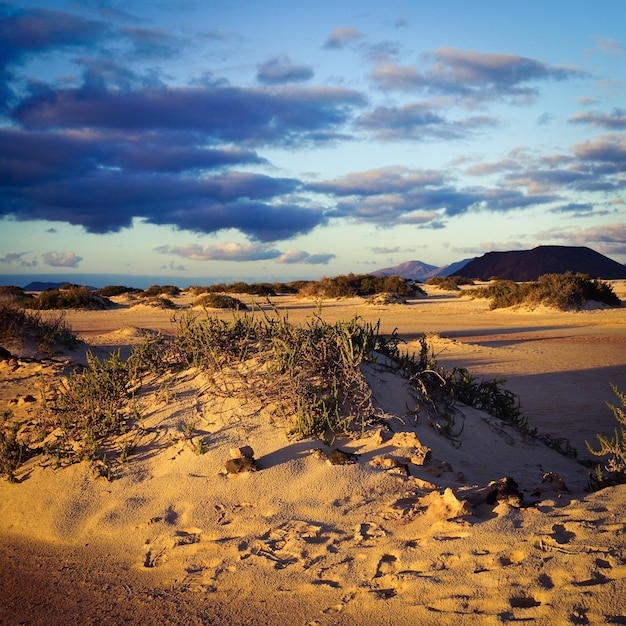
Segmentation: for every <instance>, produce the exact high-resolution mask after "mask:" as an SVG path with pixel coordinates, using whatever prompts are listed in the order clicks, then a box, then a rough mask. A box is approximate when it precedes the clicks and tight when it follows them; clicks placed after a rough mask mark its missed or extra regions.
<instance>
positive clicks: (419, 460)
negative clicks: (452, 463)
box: [411, 446, 433, 465]
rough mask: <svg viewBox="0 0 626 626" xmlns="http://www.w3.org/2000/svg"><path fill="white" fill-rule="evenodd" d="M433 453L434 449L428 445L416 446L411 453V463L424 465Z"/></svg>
mask: <svg viewBox="0 0 626 626" xmlns="http://www.w3.org/2000/svg"><path fill="white" fill-rule="evenodd" d="M432 455H433V451H432V450H431V449H430V448H429V447H428V446H420V447H419V448H416V449H415V451H414V452H413V454H412V455H411V463H413V464H414V465H424V463H426V461H428V459H430V457H431V456H432Z"/></svg>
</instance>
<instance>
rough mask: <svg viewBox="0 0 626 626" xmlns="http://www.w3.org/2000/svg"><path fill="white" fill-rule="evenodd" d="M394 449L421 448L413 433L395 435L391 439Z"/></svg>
mask: <svg viewBox="0 0 626 626" xmlns="http://www.w3.org/2000/svg"><path fill="white" fill-rule="evenodd" d="M391 445H393V446H395V447H396V448H421V447H422V443H421V442H420V440H419V439H418V438H417V435H416V434H415V433H413V432H404V433H396V434H395V435H394V436H393V438H392V439H391Z"/></svg>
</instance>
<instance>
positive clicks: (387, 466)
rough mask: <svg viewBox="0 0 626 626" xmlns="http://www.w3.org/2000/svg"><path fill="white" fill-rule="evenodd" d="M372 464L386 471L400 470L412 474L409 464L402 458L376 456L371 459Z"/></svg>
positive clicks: (408, 474)
mask: <svg viewBox="0 0 626 626" xmlns="http://www.w3.org/2000/svg"><path fill="white" fill-rule="evenodd" d="M370 465H372V466H374V467H377V468H378V469H382V470H386V471H398V472H400V473H402V474H404V475H405V476H410V475H411V472H410V471H409V466H408V464H407V463H406V462H404V463H403V462H402V461H401V460H400V459H396V458H394V457H392V456H377V457H374V458H373V459H372V460H371V461H370Z"/></svg>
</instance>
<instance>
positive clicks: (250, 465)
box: [224, 456, 257, 474]
mask: <svg viewBox="0 0 626 626" xmlns="http://www.w3.org/2000/svg"><path fill="white" fill-rule="evenodd" d="M224 469H225V470H226V473H227V474H242V473H243V472H256V470H257V467H256V461H255V460H254V459H253V458H251V457H249V456H242V457H239V458H237V459H228V461H226V464H225V465H224Z"/></svg>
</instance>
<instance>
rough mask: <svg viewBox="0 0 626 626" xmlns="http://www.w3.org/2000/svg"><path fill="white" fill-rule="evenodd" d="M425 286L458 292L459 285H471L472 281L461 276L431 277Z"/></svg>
mask: <svg viewBox="0 0 626 626" xmlns="http://www.w3.org/2000/svg"><path fill="white" fill-rule="evenodd" d="M426 284H427V285H434V286H436V287H438V288H439V289H441V290H443V291H459V289H460V288H461V285H473V284H474V281H473V280H472V279H471V278H464V277H463V276H433V277H432V278H429V279H428V280H427V281H426Z"/></svg>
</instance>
